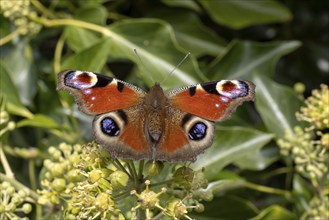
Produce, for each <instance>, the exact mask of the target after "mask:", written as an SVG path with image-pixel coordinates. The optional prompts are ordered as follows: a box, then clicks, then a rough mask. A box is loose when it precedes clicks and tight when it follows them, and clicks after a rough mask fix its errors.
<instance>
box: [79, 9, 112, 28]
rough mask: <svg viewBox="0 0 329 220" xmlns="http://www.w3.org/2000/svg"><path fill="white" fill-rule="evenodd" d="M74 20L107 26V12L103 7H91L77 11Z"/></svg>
mask: <svg viewBox="0 0 329 220" xmlns="http://www.w3.org/2000/svg"><path fill="white" fill-rule="evenodd" d="M74 18H76V19H79V20H82V21H86V22H90V23H94V24H98V25H105V23H106V19H107V12H106V9H105V8H104V7H103V6H101V5H94V6H93V5H91V6H89V7H83V8H80V9H79V10H77V11H76V12H75V15H74Z"/></svg>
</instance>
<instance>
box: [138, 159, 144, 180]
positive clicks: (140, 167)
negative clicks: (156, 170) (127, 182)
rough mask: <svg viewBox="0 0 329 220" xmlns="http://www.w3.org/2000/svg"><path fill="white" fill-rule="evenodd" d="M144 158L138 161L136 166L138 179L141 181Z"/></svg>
mask: <svg viewBox="0 0 329 220" xmlns="http://www.w3.org/2000/svg"><path fill="white" fill-rule="evenodd" d="M144 162H145V161H144V160H140V161H139V167H138V179H139V181H141V182H143V170H144Z"/></svg>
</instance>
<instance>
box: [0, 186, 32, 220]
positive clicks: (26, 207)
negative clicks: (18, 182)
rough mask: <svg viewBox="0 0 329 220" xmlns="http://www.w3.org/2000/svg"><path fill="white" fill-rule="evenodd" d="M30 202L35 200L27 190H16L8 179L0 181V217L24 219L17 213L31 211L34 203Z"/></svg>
mask: <svg viewBox="0 0 329 220" xmlns="http://www.w3.org/2000/svg"><path fill="white" fill-rule="evenodd" d="M29 202H33V200H32V198H30V197H29V194H28V192H27V191H24V190H16V189H15V187H13V186H12V185H11V184H10V183H9V182H6V181H4V182H2V183H0V219H22V218H20V217H19V215H17V214H18V213H19V212H21V213H24V214H28V213H30V212H31V211H32V205H31V204H30V203H29ZM25 219H28V218H25Z"/></svg>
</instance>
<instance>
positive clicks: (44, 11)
mask: <svg viewBox="0 0 329 220" xmlns="http://www.w3.org/2000/svg"><path fill="white" fill-rule="evenodd" d="M31 3H32V4H33V6H34V7H35V8H36V9H38V10H39V11H40V12H41V13H42V14H44V15H45V16H48V17H49V18H55V15H54V14H53V13H52V12H51V11H49V10H48V9H47V8H46V7H45V6H43V4H41V3H40V2H39V1H37V0H31Z"/></svg>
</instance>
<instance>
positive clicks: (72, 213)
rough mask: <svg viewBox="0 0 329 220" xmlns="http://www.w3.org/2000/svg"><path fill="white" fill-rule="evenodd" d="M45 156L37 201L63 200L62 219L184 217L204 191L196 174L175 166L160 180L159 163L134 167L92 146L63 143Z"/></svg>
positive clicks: (203, 183)
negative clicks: (171, 172)
mask: <svg viewBox="0 0 329 220" xmlns="http://www.w3.org/2000/svg"><path fill="white" fill-rule="evenodd" d="M48 152H49V155H50V158H49V159H46V160H45V161H44V170H43V172H42V173H43V177H44V178H43V180H42V182H41V183H42V186H43V189H42V190H40V191H39V194H41V196H40V198H39V201H38V202H39V204H61V203H63V202H64V204H62V205H63V206H64V207H66V208H65V211H64V216H65V218H66V219H96V218H97V219H98V218H99V219H124V218H125V217H126V218H131V219H145V218H146V219H151V218H152V216H154V217H155V216H158V217H161V216H163V215H164V216H168V217H171V218H174V219H180V218H187V219H190V218H189V217H188V211H189V210H191V209H196V210H199V211H202V210H203V209H202V204H200V202H199V201H201V200H202V199H203V197H202V196H200V195H199V194H200V193H198V190H199V189H201V188H204V187H206V186H207V181H206V179H205V177H204V176H203V171H202V170H201V171H193V170H192V169H191V168H188V167H185V166H183V167H178V168H174V169H173V174H171V175H168V176H167V177H166V179H164V180H160V179H159V178H161V175H160V173H161V171H162V170H163V169H164V164H163V162H153V161H151V162H147V163H146V165H145V166H144V161H140V162H139V164H138V169H136V167H135V166H136V165H135V164H134V162H133V161H130V160H124V161H121V160H118V159H111V157H110V155H109V154H108V152H107V151H105V150H103V149H102V148H100V147H99V145H98V144H95V143H91V144H89V145H85V146H81V145H74V146H71V145H68V144H64V143H63V144H60V145H59V147H58V148H56V147H50V148H49V150H48ZM144 168H145V169H144ZM144 176H145V177H146V178H144ZM152 178H154V179H155V180H151V179H152ZM151 181H152V183H153V184H151ZM161 185H163V187H162V188H161V189H157V188H158V187H159V186H161ZM153 188H154V189H153ZM131 195H134V196H131ZM194 197H195V198H194ZM129 205H130V207H132V208H129ZM200 207H201V208H200ZM127 208H128V209H127ZM124 210H126V211H124ZM127 210H130V211H127Z"/></svg>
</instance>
